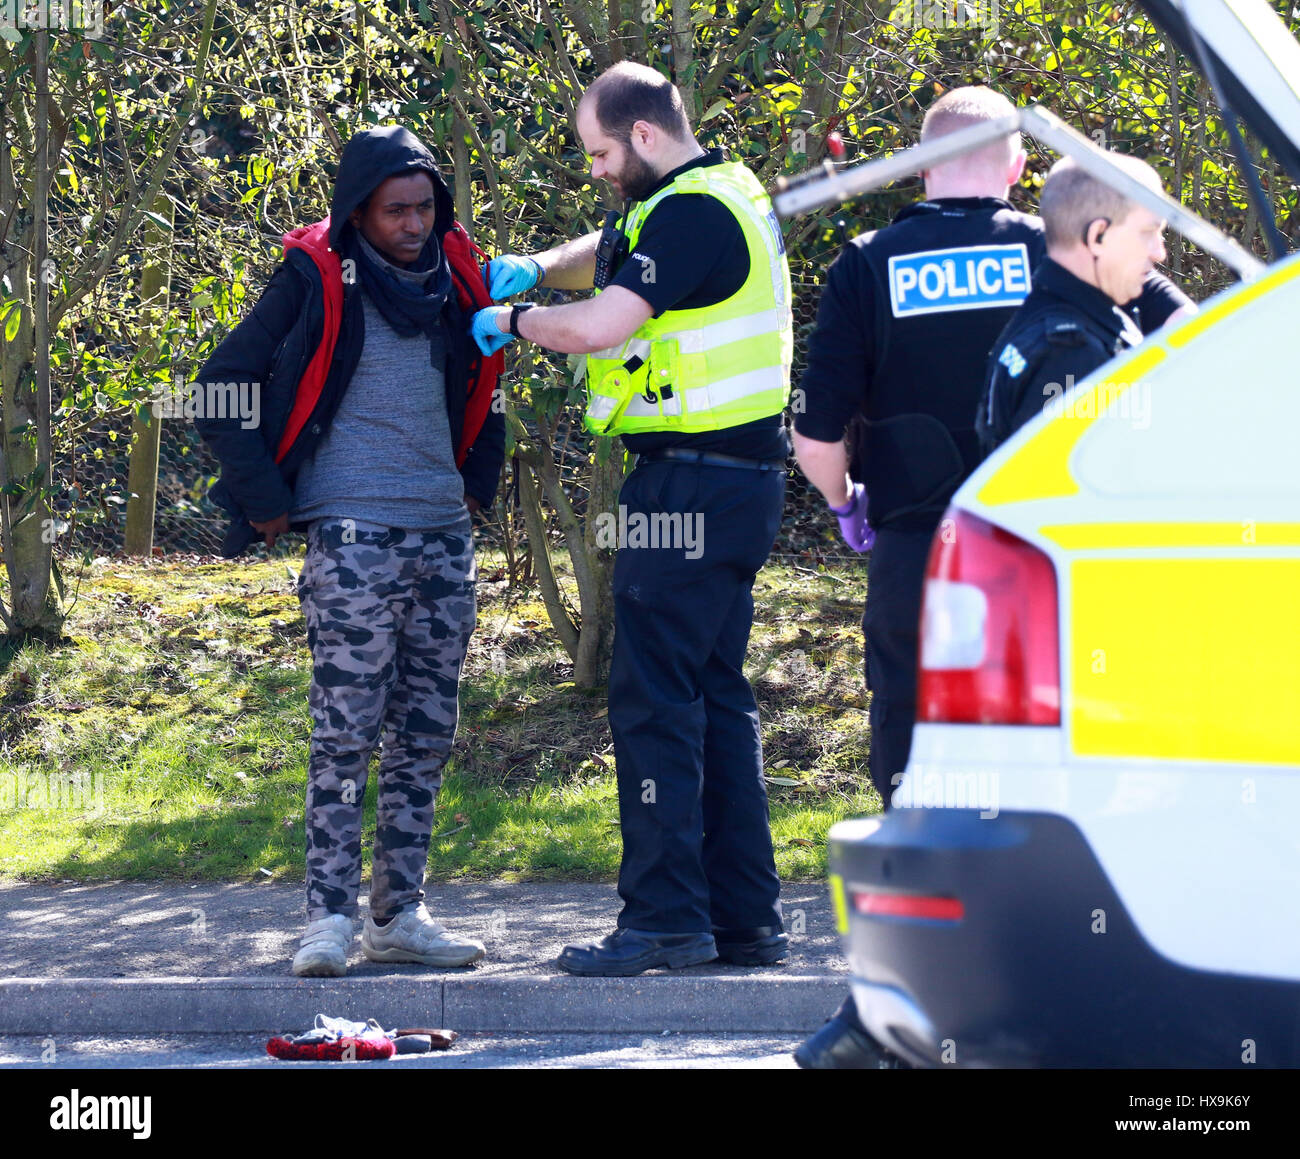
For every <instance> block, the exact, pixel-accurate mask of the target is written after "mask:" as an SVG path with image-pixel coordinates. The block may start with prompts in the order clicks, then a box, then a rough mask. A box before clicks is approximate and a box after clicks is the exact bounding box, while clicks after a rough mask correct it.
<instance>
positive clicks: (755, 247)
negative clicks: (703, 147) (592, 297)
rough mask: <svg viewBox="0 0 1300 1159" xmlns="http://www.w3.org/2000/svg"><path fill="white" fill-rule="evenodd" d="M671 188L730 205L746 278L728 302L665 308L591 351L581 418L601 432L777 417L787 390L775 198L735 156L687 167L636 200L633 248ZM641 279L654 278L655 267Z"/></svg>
mask: <svg viewBox="0 0 1300 1159" xmlns="http://www.w3.org/2000/svg"><path fill="white" fill-rule="evenodd" d="M675 193H707V194H709V195H710V196H712V197H716V198H717V199H718V200H719V201H721V202H722V203H723V204H724V205H725V206H727V208H728V209H730V210H731V212H732V213H733V214H734V215H735V217H736V220H737V221H738V222H739V223H740V228H741V229H742V230H743V231H744V234H745V245H746V246H747V247H748V249H749V276H748V277H747V278H746V279H745V284H744V285H743V286H741V287H740V289H739V290H737V291H736V293H734V294H732V296H731V297H730V298H728V299H726V301H724V302H719V303H718V304H717V305H715V306H705V307H703V308H700V309H694V310H665V311H664V312H663V314H661V315H660V316H659V317H658V318H651V319H649V320H648V321H647V322H646V323H645V324H644V325H643V326H642V327H641V328H640V329H639V330H637V332H636V333H635V334H633V335H632V337H631V338H629V339H628V340H627V341H626V342H625V343H624V344H623V345H622V346H621V347H610V348H609V349H607V350H600V351H597V352H596V353H595V354H589V355H588V356H587V412H586V417H585V422H586V425H587V429H588V430H590V431H593V432H594V433H596V434H599V435H621V434H636V433H639V432H642V431H682V432H694V431H716V430H721V429H722V428H724V427H734V426H739V425H740V424H741V423H748V422H753V421H754V420H755V419H761V418H765V417H766V416H768V415H773V414H779V413H780V412H781V411H782V410H784V409H785V406H786V403H787V402H788V400H789V397H790V364H791V362H792V361H793V358H794V325H793V319H792V317H791V313H790V266H789V264H788V263H787V262H786V257H785V242H784V240H783V239H782V237H781V227H780V226H779V225H778V224H777V220H776V214H775V213H774V212H773V210H772V202H771V200H770V199H769V198H768V196H767V193H766V192H765V191H764V189H763V187H762V186H761V185H760V184H759V183H758V180H757V178H755V177H754V175H753V174H752V173H751V172H750V171H749V170H748V169H746V168H745V167H744V166H743V165H741V164H740V163H739V162H735V161H732V162H727V163H724V164H721V165H702V166H697V167H696V168H693V169H688V170H687V171H686V172H685V173H683V174H682V175H681V176H679V177H678V178H676V179H675V180H674V181H673V183H672V184H671V185H668V186H666V187H665V188H664V189H662V190H660V191H659V192H658V193H656V194H655V195H654V196H653V197H651V198H650V199H649V200H648V201H645V202H643V203H641V204H640V205H638V206H637V208H636V209H635V211H634V212H633V214H632V216H631V218H629V220H628V224H627V230H626V232H627V236H628V248H629V250H634V249H635V248H636V239H637V237H638V236H639V234H640V232H641V227H642V226H643V225H644V224H645V220H646V218H647V217H648V216H649V215H650V211H651V210H652V209H654V207H655V206H656V205H658V204H659V202H660V201H662V200H663V199H664V198H665V197H670V196H672V195H673V194H675ZM690 244H691V239H690V238H689V237H683V238H682V245H690ZM628 260H631V259H630V258H629V259H628ZM642 277H643V278H646V279H651V278H653V277H654V271H653V268H652V267H649V266H647V267H646V268H645V269H644V270H643V271H642Z"/></svg>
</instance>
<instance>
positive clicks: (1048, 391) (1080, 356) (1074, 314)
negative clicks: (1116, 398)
mask: <svg viewBox="0 0 1300 1159" xmlns="http://www.w3.org/2000/svg"><path fill="white" fill-rule="evenodd" d="M1141 341H1142V331H1141V330H1139V329H1138V327H1137V325H1136V324H1135V323H1134V321H1133V318H1132V317H1131V316H1130V315H1129V314H1128V313H1127V312H1126V311H1125V310H1122V309H1121V308H1120V307H1119V306H1117V305H1116V304H1115V303H1114V301H1112V300H1111V298H1110V297H1108V296H1107V295H1106V294H1105V293H1103V292H1102V291H1101V290H1099V289H1097V288H1096V287H1094V286H1090V285H1088V283H1087V282H1084V281H1082V280H1081V279H1079V278H1077V277H1075V276H1074V275H1073V274H1072V273H1070V271H1069V270H1067V269H1065V267H1064V266H1061V265H1059V264H1058V263H1056V262H1054V261H1052V259H1051V258H1044V259H1043V262H1042V264H1041V265H1040V266H1039V267H1038V268H1037V269H1036V270H1035V271H1034V289H1033V292H1032V293H1031V294H1030V295H1029V297H1028V298H1026V299H1025V304H1024V305H1023V306H1021V308H1020V309H1019V311H1017V313H1016V315H1015V316H1014V317H1013V318H1012V319H1011V321H1010V322H1008V323H1007V326H1006V329H1005V330H1003V331H1002V333H1001V335H1000V336H999V337H998V340H997V343H996V345H995V346H994V348H993V351H992V353H991V354H990V356H989V362H988V366H987V370H986V386H985V391H984V398H983V401H982V402H981V404H980V408H979V413H978V415H977V417H976V430H977V431H978V433H979V439H980V445H981V447H982V448H983V451H984V454H985V455H988V454H990V453H991V452H992V451H993V450H994V449H995V448H996V447H998V446H1000V445H1001V444H1002V443H1004V442H1005V441H1006V440H1007V439H1009V438H1010V437H1011V436H1012V435H1013V434H1014V433H1015V432H1016V431H1018V430H1019V429H1020V428H1021V427H1022V426H1023V425H1024V424H1025V423H1027V422H1028V421H1029V420H1030V419H1031V418H1033V417H1034V415H1036V414H1038V413H1039V412H1040V411H1041V410H1042V409H1043V407H1044V406H1045V405H1047V404H1048V403H1050V402H1052V401H1054V400H1055V399H1059V398H1060V397H1061V396H1062V395H1063V394H1064V393H1065V392H1066V391H1067V390H1069V389H1070V388H1071V387H1072V386H1073V385H1074V384H1075V383H1076V382H1078V381H1079V380H1081V379H1083V378H1086V377H1087V376H1088V375H1089V374H1091V373H1092V372H1093V371H1094V370H1096V369H1097V367H1099V366H1101V365H1102V363H1104V362H1108V361H1109V360H1110V359H1112V358H1114V357H1115V355H1116V354H1120V353H1122V352H1123V351H1125V350H1128V349H1130V348H1131V347H1133V346H1136V345H1138V343H1140V342H1141Z"/></svg>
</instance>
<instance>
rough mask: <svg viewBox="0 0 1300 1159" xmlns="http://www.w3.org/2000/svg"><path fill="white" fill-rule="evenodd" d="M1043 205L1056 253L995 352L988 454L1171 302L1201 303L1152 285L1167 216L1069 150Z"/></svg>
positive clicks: (985, 431)
mask: <svg viewBox="0 0 1300 1159" xmlns="http://www.w3.org/2000/svg"><path fill="white" fill-rule="evenodd" d="M1114 159H1115V161H1116V162H1117V163H1118V164H1119V165H1121V166H1122V167H1124V168H1125V169H1127V170H1128V171H1129V172H1131V173H1132V174H1133V175H1134V176H1135V177H1137V178H1138V179H1139V180H1141V181H1143V182H1145V183H1146V184H1147V185H1149V186H1150V187H1151V188H1152V189H1157V190H1158V189H1160V188H1161V185H1160V178H1159V177H1158V176H1157V174H1156V173H1155V171H1154V170H1153V169H1152V168H1151V167H1150V166H1149V165H1147V164H1146V163H1145V162H1143V161H1139V160H1138V159H1137V158H1135V157H1127V156H1123V155H1120V154H1114ZM1038 211H1039V215H1040V217H1041V218H1042V221H1043V225H1044V227H1045V228H1046V234H1047V258H1046V259H1045V260H1044V261H1043V263H1042V265H1041V266H1040V267H1039V268H1038V269H1037V270H1036V271H1035V272H1034V289H1033V292H1032V293H1031V294H1030V295H1029V297H1028V298H1026V299H1025V302H1024V305H1022V306H1021V307H1020V309H1019V310H1018V311H1017V312H1016V314H1015V315H1014V317H1012V319H1011V320H1010V321H1009V322H1008V323H1007V327H1006V329H1005V330H1004V331H1003V332H1002V334H1001V335H1000V336H999V338H998V340H997V342H996V344H995V345H994V347H993V350H992V353H991V354H990V358H989V363H988V370H987V387H986V390H985V395H984V399H983V402H982V404H981V406H980V410H979V418H978V422H977V428H978V431H979V437H980V442H981V445H982V446H983V449H984V451H985V453H986V454H987V453H991V452H992V451H993V450H994V449H995V448H996V447H997V446H999V445H1000V444H1001V443H1003V442H1004V441H1005V440H1006V439H1008V438H1010V436H1011V435H1012V434H1013V433H1014V432H1015V431H1017V430H1019V429H1020V427H1021V426H1023V425H1024V424H1025V423H1026V422H1028V421H1029V420H1030V419H1031V418H1033V417H1034V415H1036V414H1038V413H1039V412H1040V411H1041V410H1042V409H1043V408H1044V406H1045V405H1046V404H1048V403H1050V402H1052V401H1053V400H1055V399H1058V398H1060V397H1061V396H1062V395H1063V394H1064V393H1065V392H1066V391H1067V390H1069V389H1070V387H1071V386H1073V385H1074V383H1075V382H1077V381H1079V380H1080V379H1083V378H1085V377H1087V376H1088V375H1089V374H1091V373H1092V372H1093V371H1094V370H1096V369H1097V367H1099V366H1101V365H1102V363H1104V362H1107V361H1108V360H1109V359H1111V358H1113V357H1114V356H1115V355H1117V354H1121V353H1123V352H1124V351H1125V350H1128V349H1130V348H1131V347H1134V346H1136V345H1137V344H1138V343H1139V342H1141V341H1142V334H1143V331H1144V329H1145V330H1147V331H1148V332H1149V330H1150V329H1154V327H1153V326H1151V325H1150V322H1151V321H1152V320H1153V319H1152V313H1153V312H1158V311H1159V310H1160V308H1161V306H1162V305H1163V306H1166V307H1168V306H1172V307H1175V308H1174V309H1172V310H1169V311H1167V313H1169V315H1170V316H1173V314H1186V313H1190V312H1194V310H1195V307H1192V306H1191V305H1190V303H1188V302H1187V301H1186V299H1184V300H1183V301H1182V302H1179V301H1178V298H1182V295H1181V294H1179V293H1178V291H1177V290H1174V289H1173V287H1172V286H1170V285H1169V283H1167V282H1165V283H1164V286H1163V287H1160V288H1159V289H1158V290H1155V291H1153V290H1151V289H1145V287H1147V285H1148V283H1149V282H1150V281H1151V273H1152V270H1153V269H1154V266H1155V263H1156V262H1160V261H1163V260H1164V258H1165V246H1164V242H1163V240H1162V238H1161V234H1162V231H1163V230H1164V226H1165V223H1164V221H1162V220H1161V219H1160V218H1158V217H1157V216H1156V215H1155V214H1154V213H1152V212H1151V211H1150V210H1149V209H1146V208H1144V207H1143V206H1140V205H1137V204H1136V203H1134V202H1132V201H1130V200H1129V199H1128V198H1126V197H1124V196H1123V195H1122V194H1120V193H1118V192H1116V191H1115V190H1114V189H1112V188H1111V187H1110V186H1109V185H1107V184H1105V183H1104V182H1102V181H1100V180H1098V179H1097V178H1096V177H1093V176H1092V175H1091V174H1089V173H1087V172H1085V171H1084V170H1083V169H1081V168H1080V167H1079V166H1078V165H1077V164H1076V163H1075V162H1074V161H1072V160H1071V159H1069V158H1068V157H1067V158H1063V159H1062V160H1060V161H1058V162H1057V163H1056V164H1055V165H1054V166H1053V167H1052V169H1051V171H1050V172H1049V173H1048V175H1047V180H1046V181H1045V182H1044V183H1043V192H1042V194H1041V196H1040V198H1039V210H1038ZM1161 281H1163V279H1161ZM1157 285H1158V283H1157ZM1160 291H1163V292H1160ZM1170 291H1172V293H1171V292H1170ZM1139 295H1142V296H1141V297H1139ZM1135 298H1136V299H1138V301H1139V303H1140V308H1141V307H1142V306H1145V309H1143V310H1142V313H1141V314H1140V317H1141V320H1142V322H1143V323H1144V324H1145V325H1144V326H1139V325H1138V324H1137V323H1136V322H1135V321H1134V317H1133V315H1132V314H1131V313H1130V312H1129V311H1128V310H1127V309H1126V308H1125V307H1124V306H1123V305H1122V303H1127V302H1130V301H1132V300H1133V299H1135ZM1153 299H1154V302H1153ZM1162 320H1163V319H1162Z"/></svg>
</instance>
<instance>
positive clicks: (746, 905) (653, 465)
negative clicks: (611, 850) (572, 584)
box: [609, 462, 785, 934]
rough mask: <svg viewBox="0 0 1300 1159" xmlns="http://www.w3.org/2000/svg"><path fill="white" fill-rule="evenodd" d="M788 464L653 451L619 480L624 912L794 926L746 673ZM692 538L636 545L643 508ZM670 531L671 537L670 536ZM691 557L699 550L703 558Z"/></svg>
mask: <svg viewBox="0 0 1300 1159" xmlns="http://www.w3.org/2000/svg"><path fill="white" fill-rule="evenodd" d="M784 493H785V478H784V474H783V472H781V471H758V470H752V469H748V468H743V467H726V466H712V465H705V464H694V463H686V462H643V463H641V464H639V465H638V466H637V468H636V469H635V470H634V471H633V472H632V474H631V475H629V476H628V478H627V480H626V481H625V482H624V484H623V488H622V490H621V492H620V493H619V504H620V507H621V508H622V510H621V511H620V513H619V514H620V523H622V522H623V521H624V520H626V525H627V529H628V534H627V545H626V546H624V545H623V544H621V543H620V546H619V551H618V557H617V559H616V560H615V563H614V624H615V628H614V654H613V661H612V664H611V668H610V679H609V723H610V729H611V731H612V732H613V735H614V755H615V759H616V760H617V762H618V801H619V819H620V824H621V826H622V833H623V861H622V866H621V869H620V872H619V879H618V891H619V895H620V897H622V899H623V910H622V912H621V913H620V915H619V919H618V924H619V926H620V927H627V928H630V929H638V930H653V931H655V932H658V933H683V934H684V933H707V932H708V931H709V930H710V928H711V927H715V928H716V927H721V928H729V929H735V928H742V927H744V928H748V927H753V926H775V927H777V928H780V927H781V903H780V896H779V895H780V881H779V879H778V878H777V875H776V864H775V861H774V859H773V855H772V836H771V831H770V829H769V826H768V804H767V789H766V786H765V785H764V782H763V750H762V743H761V740H760V736H759V724H758V706H757V705H756V703H755V701H754V693H753V689H751V688H750V686H749V681H748V680H746V678H745V674H744V663H745V652H746V649H747V648H748V645H749V631H750V627H751V625H752V623H753V617H754V602H753V594H752V589H753V583H754V576H755V574H756V573H757V572H758V569H759V568H760V567H762V566H763V563H764V561H765V560H766V559H767V556H768V553H769V552H770V551H771V550H772V544H773V542H774V541H775V539H776V533H777V530H778V529H779V527H780V524H781V514H782V503H783V499H784ZM674 514H678V515H681V516H682V521H683V523H685V524H686V525H687V526H693V527H694V529H695V531H696V532H697V535H696V542H695V543H694V544H689V543H686V544H683V543H682V542H681V541H679V542H678V543H677V544H676V545H670V546H667V547H665V546H664V545H663V543H662V542H660V544H659V545H658V546H634V543H635V542H636V539H635V525H636V523H637V521H638V516H640V517H642V518H643V519H647V520H648V519H652V518H653V517H654V516H656V515H658V516H659V517H660V522H661V525H662V524H667V523H668V520H669V519H670V518H671V517H672V516H673V515H674ZM662 538H663V536H662V535H661V536H660V539H661V540H662ZM692 557H693V558H692Z"/></svg>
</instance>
